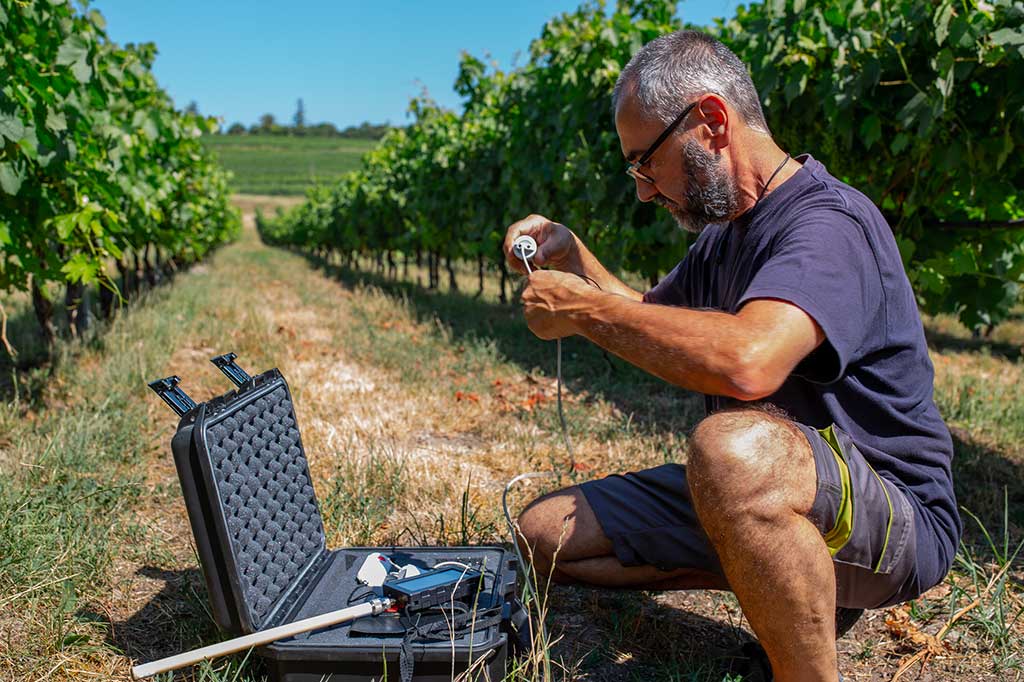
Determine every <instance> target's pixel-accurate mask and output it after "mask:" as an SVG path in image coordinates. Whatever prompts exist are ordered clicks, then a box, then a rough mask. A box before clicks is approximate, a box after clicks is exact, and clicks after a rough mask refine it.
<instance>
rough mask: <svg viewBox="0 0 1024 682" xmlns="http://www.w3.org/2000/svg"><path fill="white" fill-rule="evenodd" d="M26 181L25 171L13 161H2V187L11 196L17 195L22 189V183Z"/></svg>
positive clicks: (0, 164)
mask: <svg viewBox="0 0 1024 682" xmlns="http://www.w3.org/2000/svg"><path fill="white" fill-rule="evenodd" d="M24 181H25V172H24V171H23V170H19V169H18V168H16V167H15V165H14V164H13V163H10V162H7V161H0V189H2V190H3V191H5V192H7V193H8V194H10V195H11V196H15V195H17V194H18V192H19V191H20V190H21V184H22V183H23V182H24Z"/></svg>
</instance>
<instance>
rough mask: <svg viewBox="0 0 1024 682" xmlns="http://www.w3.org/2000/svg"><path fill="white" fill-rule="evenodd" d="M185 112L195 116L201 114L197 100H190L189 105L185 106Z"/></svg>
mask: <svg viewBox="0 0 1024 682" xmlns="http://www.w3.org/2000/svg"><path fill="white" fill-rule="evenodd" d="M185 113H186V114H192V115H193V116H198V115H199V103H198V102H196V101H195V100H192V101H191V102H189V103H188V106H187V107H185Z"/></svg>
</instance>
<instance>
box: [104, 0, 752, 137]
mask: <svg viewBox="0 0 1024 682" xmlns="http://www.w3.org/2000/svg"><path fill="white" fill-rule="evenodd" d="M580 1H581V0H505V1H503V2H493V1H489V0H475V1H472V0H450V1H448V0H445V1H438V0H434V1H424V0H420V1H419V2H414V1H411V0H401V1H399V0H360V1H354V2H353V1H351V0H333V1H331V0H316V1H313V0H306V1H293V2H290V3H282V2H273V3H270V2H266V0H256V1H248V2H243V1H241V0H212V1H211V0H203V1H199V0H93V1H92V2H91V3H90V7H92V8H94V9H98V10H99V11H100V12H101V13H102V14H103V16H104V17H105V18H106V20H107V32H108V34H109V35H110V37H111V39H113V40H114V41H116V42H118V43H128V42H154V43H156V45H157V48H158V49H159V56H158V57H157V60H156V64H155V66H154V71H155V73H156V77H157V80H158V81H159V82H160V84H161V85H162V86H163V87H164V88H165V89H166V90H167V91H168V92H169V93H170V94H171V96H172V97H173V98H174V101H175V104H176V105H177V106H179V107H184V106H186V105H187V104H188V103H189V102H190V101H193V100H194V101H195V102H196V103H197V104H198V105H199V110H200V111H201V112H203V113H204V114H207V115H211V116H219V117H222V118H223V119H224V121H225V123H226V124H231V123H233V122H235V121H240V122H242V123H244V124H246V125H251V124H252V123H255V122H256V120H257V119H258V118H259V116H260V115H261V114H264V113H271V114H273V115H274V116H275V118H277V120H278V121H282V122H291V119H292V116H293V115H294V113H295V109H296V102H297V100H298V99H299V98H300V97H301V98H302V100H303V103H304V105H305V110H306V121H307V123H316V122H320V121H330V122H332V123H334V124H336V125H338V126H340V127H345V126H348V125H356V124H358V123H361V122H362V121H371V122H374V123H380V122H384V121H390V122H391V123H395V124H401V123H404V122H405V121H406V120H407V119H406V116H405V111H406V108H407V105H408V103H409V99H410V97H413V96H415V95H417V94H419V93H420V92H421V90H422V89H423V88H424V87H426V89H427V90H428V92H429V93H430V95H431V96H432V97H433V98H434V99H435V100H437V101H438V102H439V103H440V104H442V105H444V106H449V107H452V108H458V107H459V98H458V96H457V95H456V94H455V93H453V92H452V89H451V88H452V83H453V82H454V80H455V75H456V71H457V68H458V62H459V54H460V52H461V51H462V50H467V51H469V52H470V53H472V54H475V55H479V56H482V55H484V54H485V53H490V55H491V58H492V59H494V60H497V62H498V63H499V65H500V66H501V67H502V68H507V67H509V66H510V65H511V64H512V63H513V60H514V59H515V56H516V54H517V53H519V54H520V58H519V62H518V63H520V64H521V63H523V62H524V61H525V59H526V55H527V52H528V48H529V45H530V41H531V40H532V39H533V38H535V37H537V36H538V35H539V34H540V31H541V28H542V27H543V25H544V23H545V22H546V21H547V20H548V19H550V18H551V17H553V16H555V15H557V14H559V13H561V12H565V11H569V10H573V9H575V8H576V7H577V5H579V4H580ZM737 4H738V3H737V2H735V1H734V0H683V1H682V2H680V3H679V8H680V14H681V15H682V16H683V18H684V19H685V20H687V21H690V22H693V23H696V24H709V23H711V19H712V17H716V16H732V14H733V13H734V12H735V9H736V6H737Z"/></svg>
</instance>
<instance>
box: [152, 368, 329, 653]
mask: <svg viewBox="0 0 1024 682" xmlns="http://www.w3.org/2000/svg"><path fill="white" fill-rule="evenodd" d="M234 357H235V356H234V354H228V355H224V356H218V357H217V358H214V364H217V366H218V367H220V368H221V370H222V371H224V373H225V374H226V375H227V376H228V377H229V378H230V379H231V380H232V381H233V382H234V383H235V384H236V386H238V388H237V390H235V391H231V392H229V393H227V394H225V395H223V396H220V397H218V398H214V399H212V400H209V401H208V402H205V403H200V404H198V405H197V404H195V403H194V402H192V401H191V400H190V399H189V398H188V397H187V396H185V395H184V393H182V392H181V391H180V389H178V388H177V377H173V378H171V379H163V380H160V381H158V382H153V384H151V386H152V387H153V388H154V390H156V391H157V393H158V394H159V395H160V397H161V398H163V399H164V400H165V401H166V402H167V403H168V404H169V405H171V407H172V408H173V409H175V411H176V412H178V413H179V414H180V415H181V416H182V421H181V423H180V424H179V427H178V434H177V435H176V436H175V441H174V443H173V444H172V449H174V451H175V464H176V466H177V469H178V476H179V479H180V480H181V484H182V491H183V493H184V497H185V505H186V508H187V510H188V514H189V519H190V521H191V525H192V531H193V535H194V537H195V540H196V547H197V549H198V551H199V558H200V561H201V563H202V565H203V572H204V574H205V576H206V582H207V587H208V589H209V591H210V597H211V602H212V604H213V606H214V617H215V619H216V620H217V623H218V624H219V625H220V626H221V627H223V628H225V629H226V630H229V631H234V632H241V633H250V632H255V631H257V630H261V629H264V628H266V627H269V626H273V625H276V624H277V623H278V622H279V621H280V619H281V618H282V617H284V615H285V614H287V612H288V611H289V609H290V608H291V607H292V606H293V605H294V603H295V601H296V599H297V598H298V597H299V596H300V595H301V594H302V593H303V591H304V590H306V589H307V587H308V584H309V582H310V580H311V579H312V577H313V575H314V574H315V573H316V572H317V570H318V568H319V565H320V563H321V562H322V561H324V559H325V557H326V538H325V534H324V528H323V520H322V519H321V516H320V510H319V506H318V505H317V500H316V495H315V494H314V492H313V485H312V481H311V480H310V475H309V466H308V464H307V462H306V456H305V451H304V450H303V447H302V439H301V437H300V435H299V428H298V424H297V421H296V417H295V411H294V408H293V405H292V398H291V393H290V391H289V390H288V385H287V383H286V382H285V380H284V377H283V376H281V373H280V372H279V371H278V370H276V369H272V370H270V371H268V372H264V373H263V374H260V375H258V376H256V377H249V375H248V374H246V373H245V372H244V371H243V370H242V369H241V368H239V367H238V366H237V365H236V364H235V363H234ZM189 403H191V406H190V405H189ZM179 408H180V409H183V410H185V411H184V412H182V411H179Z"/></svg>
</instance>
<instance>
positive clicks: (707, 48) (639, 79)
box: [612, 31, 771, 135]
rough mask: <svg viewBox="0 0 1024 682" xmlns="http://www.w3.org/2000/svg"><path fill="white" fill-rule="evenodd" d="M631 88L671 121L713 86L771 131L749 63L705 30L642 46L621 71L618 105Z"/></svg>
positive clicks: (759, 127)
mask: <svg viewBox="0 0 1024 682" xmlns="http://www.w3.org/2000/svg"><path fill="white" fill-rule="evenodd" d="M627 90H628V91H630V92H631V93H632V94H633V95H635V96H636V98H637V99H638V100H639V102H640V104H641V105H642V106H643V108H644V109H646V110H648V111H650V112H652V113H653V114H654V115H655V116H656V117H657V118H658V119H660V120H661V121H662V123H664V124H666V125H668V124H669V123H671V122H672V119H674V118H675V117H676V116H677V115H678V114H679V112H680V111H681V110H682V108H683V107H684V106H685V105H686V104H688V103H689V102H690V101H691V100H693V99H694V98H695V97H698V96H700V95H703V94H705V93H708V92H712V93H714V94H716V95H718V96H720V97H722V98H724V99H725V100H727V101H728V102H729V104H730V105H732V106H733V107H734V108H735V109H736V111H738V112H739V114H740V116H742V117H743V120H744V122H745V123H746V124H747V125H748V126H749V127H750V128H751V129H752V130H756V131H758V132H761V133H765V134H766V135H770V134H771V133H770V132H769V130H768V124H767V123H766V122H765V119H764V112H763V111H762V110H761V100H760V99H759V98H758V96H757V89H755V88H754V81H753V80H751V78H750V73H749V72H748V71H747V67H746V65H745V64H744V63H743V62H742V61H740V58H739V57H737V56H736V55H735V54H734V53H733V51H732V50H730V49H729V48H728V47H726V46H725V45H723V44H722V43H721V42H719V41H718V40H716V39H715V38H712V37H711V36H709V35H707V34H705V33H701V32H700V31H676V32H675V33H669V34H667V35H663V36H659V37H658V38H655V39H654V40H652V41H651V42H649V43H647V44H646V45H644V46H643V47H642V48H640V51H639V52H637V53H636V54H635V55H633V58H632V59H630V60H629V63H628V64H626V66H625V68H623V69H622V73H621V74H619V80H618V81H617V82H616V83H615V90H614V91H613V92H612V106H613V107H616V108H617V107H618V105H619V101H620V100H621V98H622V96H623V95H624V94H625V93H626V91H627Z"/></svg>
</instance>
